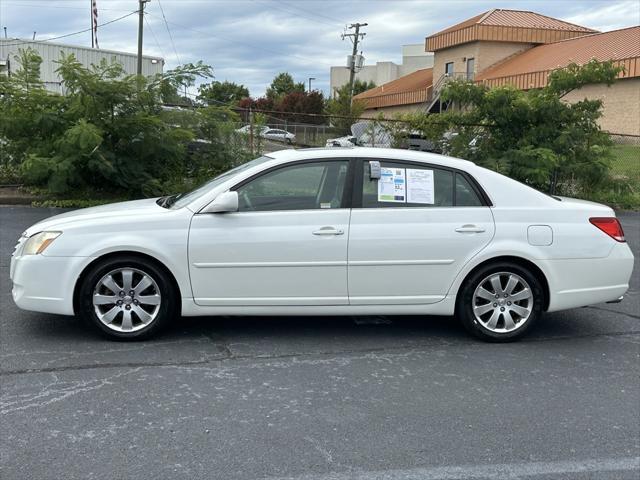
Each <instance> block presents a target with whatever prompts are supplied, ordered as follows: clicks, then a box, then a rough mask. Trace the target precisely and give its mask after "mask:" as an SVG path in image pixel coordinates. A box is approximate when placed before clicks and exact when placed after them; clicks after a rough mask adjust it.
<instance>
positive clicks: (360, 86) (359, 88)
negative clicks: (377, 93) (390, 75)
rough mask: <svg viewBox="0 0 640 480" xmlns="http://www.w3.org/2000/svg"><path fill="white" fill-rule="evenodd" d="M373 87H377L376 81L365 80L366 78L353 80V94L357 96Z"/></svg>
mask: <svg viewBox="0 0 640 480" xmlns="http://www.w3.org/2000/svg"><path fill="white" fill-rule="evenodd" d="M372 88H376V83H375V82H374V81H370V82H367V81H364V80H358V79H356V80H354V81H353V95H354V96H356V95H358V94H360V93H362V92H366V91H367V90H371V89H372Z"/></svg>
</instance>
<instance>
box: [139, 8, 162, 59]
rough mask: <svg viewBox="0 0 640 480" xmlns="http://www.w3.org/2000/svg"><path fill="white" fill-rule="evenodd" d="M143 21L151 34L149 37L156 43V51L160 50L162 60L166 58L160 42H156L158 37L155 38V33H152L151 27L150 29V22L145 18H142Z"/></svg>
mask: <svg viewBox="0 0 640 480" xmlns="http://www.w3.org/2000/svg"><path fill="white" fill-rule="evenodd" d="M144 21H145V22H147V27H149V31H150V32H151V36H152V37H153V40H154V41H155V42H156V46H157V47H158V50H160V55H162V58H166V56H165V54H164V51H163V50H162V47H161V46H160V42H158V37H156V33H155V32H154V31H153V27H151V22H150V21H149V20H148V19H147V17H144Z"/></svg>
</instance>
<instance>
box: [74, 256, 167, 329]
mask: <svg viewBox="0 0 640 480" xmlns="http://www.w3.org/2000/svg"><path fill="white" fill-rule="evenodd" d="M78 295H79V296H78V310H79V313H80V316H81V317H82V318H84V319H85V320H87V321H88V322H89V323H90V324H92V325H93V326H95V327H97V328H98V329H99V330H100V331H101V332H102V333H103V334H105V335H107V336H108V337H110V338H113V339H119V340H133V339H143V338H146V337H149V336H151V335H152V334H154V333H156V332H157V331H158V330H159V329H160V328H162V327H163V326H164V325H165V324H166V323H167V322H168V321H169V320H170V319H171V318H172V317H173V316H174V314H175V312H176V308H175V306H176V302H175V299H176V296H175V293H174V289H173V287H172V284H171V281H170V279H169V277H168V275H167V274H166V273H165V272H164V271H163V269H161V268H159V267H158V266H156V265H155V264H153V263H151V262H146V261H144V260H141V259H139V258H137V257H129V256H122V257H116V258H109V259H107V260H105V261H102V262H100V263H98V264H97V265H95V266H94V267H93V268H91V270H90V271H89V272H87V274H86V275H85V276H84V278H83V280H82V284H81V285H80V289H79V293H78Z"/></svg>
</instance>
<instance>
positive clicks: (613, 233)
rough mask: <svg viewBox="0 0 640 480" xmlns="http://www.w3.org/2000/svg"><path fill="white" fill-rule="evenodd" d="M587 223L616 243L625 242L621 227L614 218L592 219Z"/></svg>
mask: <svg viewBox="0 0 640 480" xmlns="http://www.w3.org/2000/svg"><path fill="white" fill-rule="evenodd" d="M589 221H590V222H591V223H592V224H593V225H595V226H596V227H598V228H599V229H600V230H602V231H603V232H604V233H606V234H607V235H609V236H610V237H611V238H613V239H614V240H615V241H617V242H625V241H626V240H625V239H624V231H623V230H622V225H620V222H619V221H618V219H617V218H615V217H592V218H590V219H589Z"/></svg>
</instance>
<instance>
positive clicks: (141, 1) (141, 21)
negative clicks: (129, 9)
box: [138, 0, 149, 75]
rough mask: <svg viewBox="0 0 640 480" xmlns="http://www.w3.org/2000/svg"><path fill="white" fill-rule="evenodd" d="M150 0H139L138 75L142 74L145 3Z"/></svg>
mask: <svg viewBox="0 0 640 480" xmlns="http://www.w3.org/2000/svg"><path fill="white" fill-rule="evenodd" d="M148 1H149V0H138V75H142V27H143V26H144V5H145V3H147V2H148Z"/></svg>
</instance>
